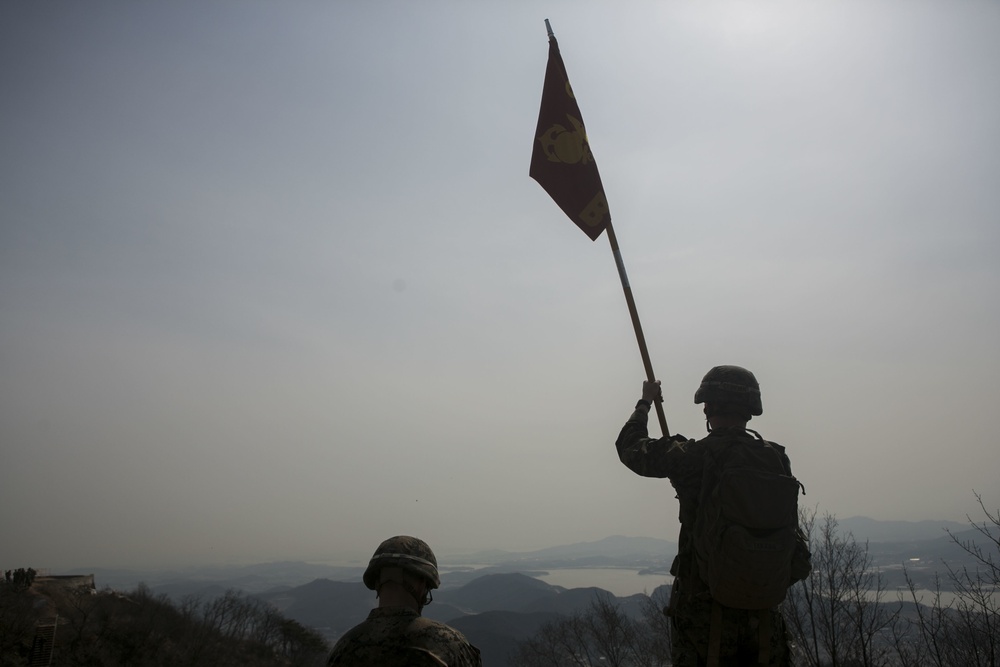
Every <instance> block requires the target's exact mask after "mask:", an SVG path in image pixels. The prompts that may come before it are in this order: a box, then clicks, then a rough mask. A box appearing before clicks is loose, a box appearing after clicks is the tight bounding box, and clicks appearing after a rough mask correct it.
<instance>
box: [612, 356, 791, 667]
mask: <svg viewBox="0 0 1000 667" xmlns="http://www.w3.org/2000/svg"><path fill="white" fill-rule="evenodd" d="M661 400H662V395H661V391H660V383H659V382H648V381H647V382H644V383H643V385H642V398H641V399H640V400H639V402H638V403H637V404H636V408H635V412H633V413H632V416H631V417H630V418H629V420H628V421H627V422H626V423H625V426H624V427H623V428H622V430H621V433H620V434H619V436H618V440H617V442H616V443H615V446H616V447H617V449H618V456H619V458H620V459H621V461H622V463H624V464H625V465H626V466H628V467H629V469H631V470H632V471H634V472H636V473H638V474H639V475H643V476H645V477H661V478H662V477H666V478H668V479H669V480H670V483H671V484H672V485H673V487H674V489H675V490H676V491H677V499H678V501H679V503H680V521H681V530H680V536H679V538H678V549H677V557H676V558H675V559H674V562H673V564H672V565H671V567H670V573H671V574H672V575H674V586H673V589H672V590H671V594H670V606H669V607H668V609H667V610H666V613H667V614H668V615H669V616H670V617H671V654H672V659H673V664H674V665H676V666H677V667H700V666H702V665H710V666H711V665H755V664H762V665H776V666H785V665H788V664H789V653H788V641H787V637H786V632H785V623H784V619H783V618H782V616H781V613H780V611H779V610H778V605H779V604H780V603H781V601H782V600H783V599H784V597H785V593H786V591H787V588H788V586H790V585H791V584H792V583H793V582H795V581H798V580H801V579H804V578H805V577H806V576H808V574H809V571H810V564H809V551H808V547H807V545H806V543H805V541H804V539H803V538H802V535H801V532H800V531H799V530H798V504H797V502H798V493H799V487H800V484H799V482H798V480H796V479H795V478H794V477H793V476H792V471H791V466H790V464H789V462H788V457H787V456H786V455H785V450H784V448H783V447H782V446H781V445H778V444H776V443H773V442H768V441H766V440H764V439H763V438H761V437H760V435H759V434H757V433H756V432H755V431H751V430H749V429H747V427H746V426H747V422H748V421H749V420H750V418H751V417H752V416H755V415H760V414H762V413H763V408H762V406H761V400H760V386H759V385H758V384H757V379H756V378H755V377H754V375H753V373H751V372H750V371H748V370H746V369H745V368H740V367H739V366H716V367H715V368H713V369H712V370H710V371H709V372H708V374H706V375H705V378H704V380H702V383H701V386H699V388H698V390H697V392H696V393H695V396H694V402H695V403H696V404H698V403H704V404H705V417H706V420H707V422H708V431H709V433H708V436H707V437H705V438H702V439H701V440H698V441H695V440H688V439H686V438H684V437H683V436H680V435H674V436H671V437H668V438H660V439H652V438H649V437H648V433H647V430H646V421H647V415H648V412H649V409H650V406H651V405H652V402H653V401H661Z"/></svg>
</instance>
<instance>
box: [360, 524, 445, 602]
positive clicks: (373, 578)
mask: <svg viewBox="0 0 1000 667" xmlns="http://www.w3.org/2000/svg"><path fill="white" fill-rule="evenodd" d="M383 567H398V568H402V569H403V570H404V571H406V572H410V573H412V574H415V575H417V576H419V577H422V578H424V579H426V580H427V586H428V588H430V589H434V588H438V587H439V586H440V585H441V578H440V577H439V576H438V569H437V558H435V557H434V552H433V551H431V548H430V547H429V546H427V543H426V542H424V541H423V540H420V539H417V538H416V537H410V536H409V535H397V536H396V537H390V538H389V539H387V540H386V541H385V542H383V543H382V544H380V545H378V549H376V550H375V553H374V555H372V558H371V560H370V561H368V569H366V570H365V574H364V577H363V580H364V582H365V586H367V587H368V588H370V589H371V590H373V591H374V590H377V589H378V583H379V573H380V572H381V571H382V568H383Z"/></svg>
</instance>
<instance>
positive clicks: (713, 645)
mask: <svg viewBox="0 0 1000 667" xmlns="http://www.w3.org/2000/svg"><path fill="white" fill-rule="evenodd" d="M721 655H722V605H721V604H719V603H718V602H716V601H715V600H712V620H711V622H710V624H709V630H708V662H707V663H705V664H706V667H719V658H720V657H721Z"/></svg>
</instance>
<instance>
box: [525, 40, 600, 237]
mask: <svg viewBox="0 0 1000 667" xmlns="http://www.w3.org/2000/svg"><path fill="white" fill-rule="evenodd" d="M546 23H547V22H546ZM528 174H529V175H530V176H531V178H533V179H535V180H536V181H538V184H539V185H541V186H542V187H543V188H544V189H545V191H546V192H548V193H549V196H550V197H552V199H553V200H555V202H556V203H557V204H559V208H561V209H562V210H563V211H564V212H565V213H566V215H568V216H569V219H570V220H572V221H573V222H575V223H576V224H577V226H579V227H580V229H582V230H583V231H584V232H585V233H586V234H587V236H589V237H590V238H591V239H592V240H595V241H596V240H597V237H598V236H600V235H601V232H603V231H604V228H605V227H607V226H608V223H609V222H610V221H611V213H610V211H609V210H608V199H607V197H605V196H604V186H603V185H602V184H601V175H600V174H599V173H598V171H597V163H596V162H595V161H594V155H593V153H591V152H590V143H589V142H588V141H587V131H586V129H585V128H584V126H583V116H582V115H581V114H580V107H579V106H577V103H576V98H575V97H574V96H573V89H572V88H571V87H570V85H569V77H568V76H567V75H566V66H565V65H563V61H562V56H561V55H560V54H559V44H558V43H557V42H556V38H555V35H553V34H552V32H551V31H550V32H549V63H548V66H547V67H546V68H545V83H544V85H543V87H542V104H541V108H540V109H539V110H538V127H537V128H536V129H535V144H534V148H533V149H532V151H531V169H530V170H529V172H528Z"/></svg>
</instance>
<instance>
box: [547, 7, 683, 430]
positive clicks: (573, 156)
mask: <svg viewBox="0 0 1000 667" xmlns="http://www.w3.org/2000/svg"><path fill="white" fill-rule="evenodd" d="M545 29H546V31H547V32H548V35H549V62H548V65H547V66H546V68H545V83H544V85H543V88H542V104H541V107H540V108H539V111H538V126H537V128H536V129H535V141H534V147H533V149H532V154H531V169H530V171H529V175H530V176H531V177H532V178H534V179H535V180H536V181H538V184H539V185H541V186H542V187H543V188H544V189H545V191H546V192H548V193H549V196H550V197H552V199H553V200H554V201H555V202H556V203H557V204H558V205H559V207H560V208H561V209H562V210H563V212H564V213H566V215H567V216H568V217H569V219H570V220H572V221H573V222H574V223H575V224H576V225H577V226H578V227H579V228H580V229H582V230H583V231H584V233H586V234H587V236H589V237H590V238H591V240H594V241H596V240H597V237H598V236H600V235H601V232H602V231H604V230H605V229H607V230H608V241H609V242H610V243H611V252H612V253H614V256H615V264H616V265H617V266H618V276H619V277H620V278H621V281H622V289H623V290H624V292H625V302H626V303H627V304H628V312H629V315H630V316H631V318H632V327H633V329H635V338H636V341H638V343H639V353H640V354H641V355H642V364H643V366H644V367H645V369H646V378H647V379H648V380H649V381H650V382H655V381H656V376H655V375H653V365H652V363H650V361H649V351H648V350H647V349H646V339H645V337H643V335H642V325H641V324H640V323H639V313H638V311H637V310H636V307H635V299H634V298H633V297H632V288H631V286H630V285H629V282H628V276H627V275H626V274H625V263H624V262H623V261H622V255H621V250H619V248H618V239H617V237H616V236H615V230H614V227H612V226H611V213H610V212H609V210H608V200H607V197H605V194H604V186H603V184H602V183H601V175H600V173H599V172H598V171H597V163H596V162H595V161H594V156H593V153H591V151H590V142H589V141H588V140H587V133H586V129H585V128H584V125H583V116H582V115H581V114H580V107H579V105H578V104H577V102H576V96H575V95H574V94H573V89H572V87H571V86H570V84H569V76H568V75H567V74H566V67H565V65H564V64H563V60H562V55H561V54H560V53H559V43H558V42H557V41H556V36H555V34H554V33H553V32H552V26H551V24H550V23H549V20H548V19H545ZM653 406H654V407H655V408H656V416H657V417H658V418H659V421H660V430H661V431H662V432H663V437H668V436H669V435H670V431H669V430H668V429H667V418H666V417H665V416H664V414H663V403H662V401H653Z"/></svg>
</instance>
